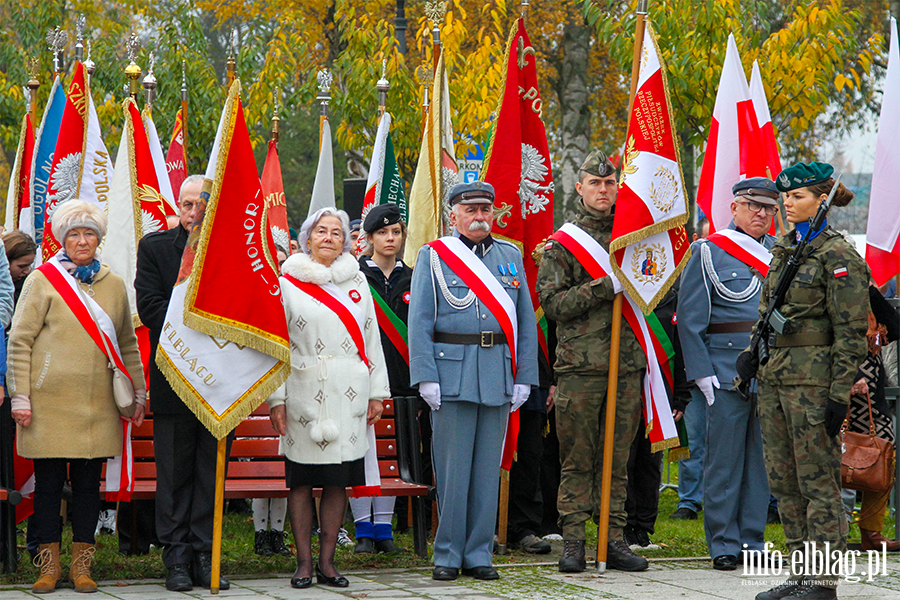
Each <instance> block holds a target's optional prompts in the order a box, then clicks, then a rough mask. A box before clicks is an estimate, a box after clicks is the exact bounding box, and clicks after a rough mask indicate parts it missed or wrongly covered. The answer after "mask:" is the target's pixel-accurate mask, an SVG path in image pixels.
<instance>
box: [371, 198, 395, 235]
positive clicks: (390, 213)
mask: <svg viewBox="0 0 900 600" xmlns="http://www.w3.org/2000/svg"><path fill="white" fill-rule="evenodd" d="M401 218H402V217H401V216H400V207H399V206H397V205H396V204H394V203H393V202H388V203H387V204H376V205H375V206H373V207H372V208H370V209H369V214H368V215H366V221H365V223H363V231H365V232H366V233H375V232H376V231H378V230H379V229H381V228H382V227H387V226H388V225H393V224H394V223H399V222H400V220H401Z"/></svg>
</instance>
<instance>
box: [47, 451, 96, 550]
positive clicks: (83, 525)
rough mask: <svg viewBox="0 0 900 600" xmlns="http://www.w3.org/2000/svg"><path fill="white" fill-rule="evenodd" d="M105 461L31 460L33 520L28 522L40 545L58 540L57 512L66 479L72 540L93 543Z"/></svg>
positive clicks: (71, 459)
mask: <svg viewBox="0 0 900 600" xmlns="http://www.w3.org/2000/svg"><path fill="white" fill-rule="evenodd" d="M105 461H106V459H105V458H91V459H86V458H36V459H35V460H34V518H33V519H32V520H31V522H30V523H31V526H33V527H34V533H35V536H36V537H37V541H38V543H39V544H53V543H58V542H60V541H61V536H60V529H59V511H60V506H61V504H62V491H63V486H64V485H65V484H66V479H67V477H68V478H71V482H72V503H71V506H72V541H73V542H82V543H86V544H93V543H94V531H95V530H96V529H97V518H98V517H99V516H100V473H101V472H102V471H103V463H104V462H105Z"/></svg>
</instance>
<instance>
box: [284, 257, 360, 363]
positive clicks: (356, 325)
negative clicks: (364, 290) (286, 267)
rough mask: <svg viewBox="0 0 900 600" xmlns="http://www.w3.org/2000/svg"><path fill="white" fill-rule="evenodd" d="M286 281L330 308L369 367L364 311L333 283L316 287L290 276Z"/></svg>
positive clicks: (286, 277) (285, 276)
mask: <svg viewBox="0 0 900 600" xmlns="http://www.w3.org/2000/svg"><path fill="white" fill-rule="evenodd" d="M282 277H284V278H285V279H287V280H288V281H290V282H291V283H293V284H294V285H295V286H297V287H298V288H299V289H300V291H302V292H305V293H307V294H309V295H310V296H312V297H313V298H314V299H316V300H318V301H319V302H321V303H322V304H324V305H325V306H327V307H328V308H330V309H331V310H332V311H334V313H335V314H336V315H337V316H338V318H339V319H340V320H341V323H343V324H344V327H346V328H347V332H348V333H349V334H350V337H351V338H353V342H354V343H355V344H356V349H357V350H358V351H359V357H360V358H362V360H363V362H364V363H366V366H369V359H368V357H367V356H366V338H365V337H364V336H363V323H364V321H363V314H362V311H360V310H359V308H358V307H357V306H356V305H355V304H354V303H353V301H352V300H350V296H348V295H347V294H345V293H344V292H342V291H341V288H339V287H338V286H336V285H334V284H333V283H326V284H325V285H316V284H315V283H308V282H306V281H300V280H299V279H296V278H294V277H292V276H290V275H286V274H285V275H282Z"/></svg>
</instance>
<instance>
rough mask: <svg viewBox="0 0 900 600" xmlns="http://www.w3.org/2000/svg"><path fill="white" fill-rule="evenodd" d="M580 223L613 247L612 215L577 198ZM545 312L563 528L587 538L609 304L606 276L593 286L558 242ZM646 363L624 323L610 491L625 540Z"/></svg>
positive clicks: (549, 261)
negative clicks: (551, 326)
mask: <svg viewBox="0 0 900 600" xmlns="http://www.w3.org/2000/svg"><path fill="white" fill-rule="evenodd" d="M576 206H577V207H578V213H579V214H578V216H577V218H576V219H575V224H576V225H578V226H579V227H580V228H581V229H583V230H584V231H586V232H587V233H588V234H589V235H591V236H592V237H593V238H594V239H596V240H597V241H598V242H599V243H600V245H601V246H603V247H604V248H606V249H608V248H609V239H610V236H611V235H612V224H613V215H612V214H610V215H609V216H605V217H604V216H596V213H591V212H589V210H588V209H587V208H585V207H584V204H583V203H582V202H581V199H580V198H579V199H578V201H577V203H576ZM537 292H538V295H539V296H540V300H541V306H543V308H544V312H545V313H546V314H547V316H548V317H549V318H550V319H553V320H554V321H556V324H557V337H558V345H557V348H556V365H555V370H556V375H557V378H558V380H559V387H558V388H557V392H556V394H557V395H556V431H557V435H558V436H559V453H560V462H561V467H562V472H561V478H560V485H559V500H558V508H559V515H560V517H559V524H560V527H562V531H563V537H564V538H565V539H566V540H584V539H585V523H586V522H587V520H588V519H589V518H591V516H595V517H596V516H598V515H599V513H600V482H601V473H602V462H603V438H604V435H603V429H604V423H605V419H606V416H605V414H606V388H607V377H608V372H609V371H608V370H609V343H610V337H611V332H612V305H613V302H612V301H613V298H614V297H615V292H614V291H613V285H612V282H611V281H610V279H609V278H608V277H603V278H601V279H597V280H594V279H593V278H592V277H591V276H590V275H589V274H588V273H587V271H586V270H585V269H584V267H582V266H581V264H579V263H578V261H577V260H576V259H575V257H574V256H572V254H571V253H570V252H569V251H568V250H566V249H565V248H563V247H562V246H561V245H560V244H559V243H557V242H555V241H554V242H551V243H549V244H548V245H547V247H546V248H545V250H544V257H543V260H542V261H541V266H540V270H539V271H538V278H537ZM646 366H647V363H646V357H645V356H644V353H643V351H642V350H641V347H640V345H639V344H638V342H637V338H636V337H635V335H634V332H633V331H631V328H630V327H629V326H628V324H627V323H624V322H623V324H622V339H621V346H620V355H619V381H618V394H617V398H616V429H615V438H616V439H615V444H614V451H613V474H612V489H611V491H610V496H611V498H610V515H609V539H610V540H611V541H616V540H622V539H623V536H622V530H623V528H624V527H625V518H626V515H625V496H626V487H627V480H628V473H627V464H628V453H629V450H630V448H631V442H632V441H633V440H634V436H635V433H636V431H637V426H638V420H639V419H640V418H641V392H640V384H641V375H642V372H643V370H644V368H645V367H646Z"/></svg>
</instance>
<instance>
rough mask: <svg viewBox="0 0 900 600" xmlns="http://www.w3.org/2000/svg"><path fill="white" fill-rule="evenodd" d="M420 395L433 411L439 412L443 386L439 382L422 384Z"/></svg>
mask: <svg viewBox="0 0 900 600" xmlns="http://www.w3.org/2000/svg"><path fill="white" fill-rule="evenodd" d="M419 395H420V396H422V399H423V400H425V402H426V404H428V406H430V407H431V410H437V409H439V408H440V407H441V384H440V383H438V382H437V381H422V382H420V383H419Z"/></svg>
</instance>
